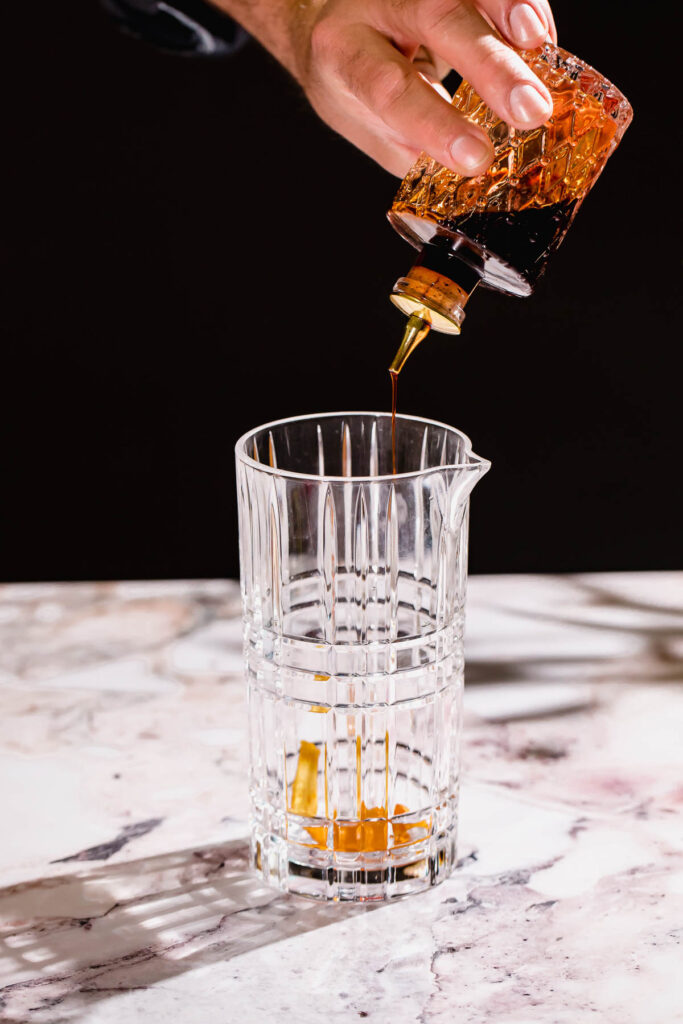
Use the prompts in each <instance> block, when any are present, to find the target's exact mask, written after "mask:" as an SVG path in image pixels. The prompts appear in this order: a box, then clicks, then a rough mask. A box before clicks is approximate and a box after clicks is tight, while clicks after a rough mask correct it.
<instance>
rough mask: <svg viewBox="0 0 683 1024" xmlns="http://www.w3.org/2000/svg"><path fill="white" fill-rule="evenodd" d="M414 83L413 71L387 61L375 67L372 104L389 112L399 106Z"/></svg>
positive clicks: (380, 109) (382, 110)
mask: <svg viewBox="0 0 683 1024" xmlns="http://www.w3.org/2000/svg"><path fill="white" fill-rule="evenodd" d="M412 84H413V71H412V70H411V69H410V68H409V67H402V66H401V65H400V64H398V63H393V62H391V63H386V64H383V65H382V66H381V67H378V68H376V69H375V71H374V73H373V82H372V87H371V89H370V100H371V103H372V106H373V107H374V108H375V109H376V110H377V111H378V112H380V113H382V114H387V113H389V112H390V111H391V110H392V109H393V108H394V107H396V106H397V104H399V103H400V102H401V100H402V99H403V97H404V96H405V95H406V93H407V92H408V90H409V89H410V88H411V86H412Z"/></svg>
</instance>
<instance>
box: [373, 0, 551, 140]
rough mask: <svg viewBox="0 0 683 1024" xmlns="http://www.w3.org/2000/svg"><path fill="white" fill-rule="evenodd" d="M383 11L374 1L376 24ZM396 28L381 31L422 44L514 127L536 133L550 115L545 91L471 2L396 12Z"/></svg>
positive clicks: (437, 1)
mask: <svg viewBox="0 0 683 1024" xmlns="http://www.w3.org/2000/svg"><path fill="white" fill-rule="evenodd" d="M533 2H535V3H536V2H537V0H533ZM385 12H386V8H385V7H384V4H383V0H374V12H373V13H374V19H377V18H379V17H381V16H382V14H383V13H385ZM396 19H397V20H398V24H397V23H396ZM392 23H393V24H392V25H387V26H386V28H385V27H384V26H380V28H381V29H384V31H385V32H387V34H389V35H390V36H391V38H394V39H395V38H396V36H400V35H403V36H404V37H407V38H416V39H420V40H422V41H423V43H424V45H425V46H426V47H427V48H428V49H429V50H430V51H431V52H432V53H434V54H437V55H438V56H439V57H440V58H441V59H442V60H444V61H446V63H447V65H449V66H450V67H452V68H456V69H457V70H458V72H459V73H460V74H461V75H462V76H463V77H464V78H466V79H467V80H468V81H469V82H470V83H471V84H472V85H473V86H474V88H475V90H476V91H477V92H478V93H479V95H480V96H482V98H483V99H484V100H485V101H486V103H487V104H488V105H489V106H490V108H492V109H493V110H494V111H496V113H497V114H498V115H499V117H501V118H502V119H503V120H504V121H507V122H508V123H509V124H511V125H513V126H514V127H515V128H518V129H521V130H525V129H529V128H538V127H539V126H540V125H542V124H543V123H544V122H545V121H547V120H548V118H549V117H550V116H551V114H552V102H551V98H550V93H549V92H548V89H547V88H546V86H545V85H544V84H543V83H542V82H541V81H540V79H538V78H537V77H536V75H535V74H533V73H532V72H531V70H530V69H529V68H528V67H527V66H526V65H525V63H524V61H523V60H522V58H521V57H520V56H519V54H518V53H516V52H515V51H514V50H513V49H511V48H510V46H508V45H507V44H506V43H505V42H504V41H503V39H502V38H501V37H500V36H499V35H498V34H497V33H496V32H495V31H494V30H493V29H492V27H490V26H489V25H488V23H487V22H486V20H485V19H484V18H483V16H482V15H481V14H480V13H479V11H478V10H477V9H476V8H475V7H474V6H472V5H471V4H470V3H469V2H467V0H422V2H421V3H417V4H402V5H401V6H400V7H399V8H398V9H397V10H396V9H395V8H394V15H393V17H392Z"/></svg>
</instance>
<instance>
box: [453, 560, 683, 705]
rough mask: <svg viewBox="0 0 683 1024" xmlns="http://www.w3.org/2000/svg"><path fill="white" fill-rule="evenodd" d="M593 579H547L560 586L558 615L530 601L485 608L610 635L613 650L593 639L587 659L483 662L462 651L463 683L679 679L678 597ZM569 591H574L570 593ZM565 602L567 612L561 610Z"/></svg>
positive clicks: (681, 611) (682, 623)
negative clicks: (638, 593)
mask: <svg viewBox="0 0 683 1024" xmlns="http://www.w3.org/2000/svg"><path fill="white" fill-rule="evenodd" d="M598 579H599V577H581V576H570V577H562V576H557V577H553V576H546V577H545V578H544V583H545V584H546V585H547V584H550V585H552V583H553V581H555V582H556V583H557V586H558V590H559V588H562V593H563V601H562V604H561V605H560V606H559V607H558V608H557V610H555V608H554V607H553V606H552V604H548V605H546V606H544V607H542V608H541V607H539V605H538V602H537V601H536V600H534V601H533V603H532V604H531V605H530V606H529V607H525V606H524V603H523V600H522V599H519V598H518V599H517V600H515V602H514V603H513V604H510V603H509V602H508V601H505V600H504V599H503V600H501V601H496V599H495V598H494V599H492V600H490V601H489V604H488V607H489V608H490V609H493V610H496V611H502V612H505V614H506V615H509V616H512V617H513V618H514V619H519V620H524V621H526V622H527V623H533V622H536V623H538V624H539V625H541V626H546V627H547V626H551V627H552V626H554V625H556V626H558V627H560V628H562V627H573V628H577V629H580V630H589V631H590V632H591V633H593V634H594V635H595V634H598V635H599V634H602V635H603V636H605V637H606V638H607V637H609V635H610V634H611V635H612V637H613V638H614V641H615V648H614V649H610V644H609V641H607V643H606V648H605V650H604V651H602V652H601V651H600V650H599V642H598V646H596V647H595V649H594V650H592V652H591V653H590V654H585V653H584V654H581V655H576V656H575V655H568V654H560V655H553V654H551V653H548V654H545V655H544V654H538V653H537V652H536V653H535V654H533V655H525V654H522V655H521V656H515V657H505V656H504V655H503V656H502V657H500V658H496V657H493V658H488V657H478V656H477V655H476V654H474V655H473V654H471V653H470V654H467V660H466V669H465V678H466V682H467V684H468V685H477V684H489V683H502V682H506V683H528V682H530V681H534V680H539V681H540V680H543V681H546V680H547V681H552V682H561V683H567V682H571V683H573V682H576V681H577V680H578V681H583V680H586V681H590V682H623V681H624V680H625V679H627V678H634V677H637V680H638V682H651V683H662V682H665V683H666V682H672V683H678V682H682V681H683V657H682V652H683V599H682V600H681V601H680V604H677V605H674V604H671V603H670V602H669V603H667V602H666V601H662V602H661V603H657V602H656V601H649V602H648V601H646V600H643V599H642V598H639V599H637V598H635V597H630V596H627V595H625V594H623V593H619V592H618V591H617V590H615V589H613V588H610V587H609V586H608V585H607V584H606V583H604V584H603V583H599V582H597V580H598ZM617 579H618V576H617ZM568 588H571V590H573V595H572V593H571V591H569V592H568ZM572 597H573V600H572ZM568 602H569V603H570V609H568V608H567V603H568ZM596 613H597V614H596ZM620 637H621V638H623V640H624V642H625V643H626V644H628V643H629V641H630V645H629V646H628V647H625V648H624V649H623V651H620V650H619V643H620V641H619V638H620ZM531 640H532V642H533V644H534V645H535V646H537V638H535V637H532V638H531ZM560 646H561V645H560ZM584 646H585V645H584ZM570 710H571V709H570ZM555 713H556V712H553V714H555ZM533 717H535V716H533Z"/></svg>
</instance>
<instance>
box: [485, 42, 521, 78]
mask: <svg viewBox="0 0 683 1024" xmlns="http://www.w3.org/2000/svg"><path fill="white" fill-rule="evenodd" d="M477 63H478V65H479V74H480V75H482V76H483V77H484V78H485V79H486V78H495V79H500V78H507V77H510V76H512V75H513V73H514V64H515V60H514V54H513V53H512V50H510V48H509V47H508V46H506V45H505V43H503V42H501V41H500V40H498V39H495V38H491V39H490V40H486V42H484V43H483V44H482V48H481V51H480V54H479V58H478V61H477Z"/></svg>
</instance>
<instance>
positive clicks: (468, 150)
mask: <svg viewBox="0 0 683 1024" xmlns="http://www.w3.org/2000/svg"><path fill="white" fill-rule="evenodd" d="M451 156H452V157H453V160H454V162H455V163H456V164H457V165H458V167H460V168H461V169H462V171H463V172H464V173H465V175H466V176H468V177H472V175H474V174H481V173H482V172H483V171H485V170H486V168H487V167H488V165H489V163H490V162H491V148H490V147H489V146H487V144H486V143H485V142H484V140H483V139H481V138H479V136H477V135H469V134H464V135H459V136H458V138H457V139H456V140H455V141H454V142H452V143H451Z"/></svg>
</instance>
